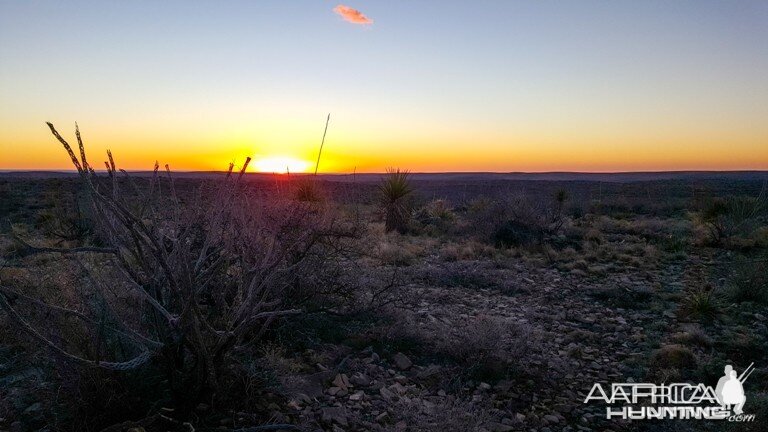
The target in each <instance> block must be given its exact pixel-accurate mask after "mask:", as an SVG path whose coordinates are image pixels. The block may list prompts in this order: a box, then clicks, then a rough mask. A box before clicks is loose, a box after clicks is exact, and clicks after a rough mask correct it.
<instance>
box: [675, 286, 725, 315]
mask: <svg viewBox="0 0 768 432" xmlns="http://www.w3.org/2000/svg"><path fill="white" fill-rule="evenodd" d="M684 308H685V312H687V314H688V315H689V316H691V317H694V318H699V319H702V320H707V321H711V320H713V319H715V318H716V317H717V316H718V315H719V314H720V309H721V304H720V300H719V299H718V297H717V296H716V295H715V290H714V289H707V288H698V289H694V290H691V291H689V292H688V297H686V299H685V304H684Z"/></svg>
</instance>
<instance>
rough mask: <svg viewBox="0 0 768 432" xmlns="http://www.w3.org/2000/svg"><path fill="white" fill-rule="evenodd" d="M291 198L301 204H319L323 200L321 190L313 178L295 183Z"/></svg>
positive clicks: (306, 178)
mask: <svg viewBox="0 0 768 432" xmlns="http://www.w3.org/2000/svg"><path fill="white" fill-rule="evenodd" d="M293 196H294V197H295V198H296V199H297V200H299V201H303V202H309V203H319V202H322V201H323V200H324V198H325V197H324V195H323V190H322V188H321V187H320V184H319V183H318V181H317V179H316V178H314V177H302V178H299V179H298V180H297V181H296V184H295V186H294V189H293Z"/></svg>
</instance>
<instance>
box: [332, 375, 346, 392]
mask: <svg viewBox="0 0 768 432" xmlns="http://www.w3.org/2000/svg"><path fill="white" fill-rule="evenodd" d="M333 385H335V386H336V387H339V388H341V389H344V390H346V389H348V388H349V387H350V385H349V378H347V375H346V374H338V375H336V378H334V379H333Z"/></svg>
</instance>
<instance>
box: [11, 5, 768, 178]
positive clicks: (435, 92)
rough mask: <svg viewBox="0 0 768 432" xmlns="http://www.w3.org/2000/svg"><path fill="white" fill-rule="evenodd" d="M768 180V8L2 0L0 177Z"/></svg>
mask: <svg viewBox="0 0 768 432" xmlns="http://www.w3.org/2000/svg"><path fill="white" fill-rule="evenodd" d="M328 113H330V114H331V120H330V125H329V127H328V133H327V137H326V140H325V146H324V149H323V155H322V160H321V163H320V167H319V170H320V171H321V172H352V171H356V172H381V171H384V169H385V168H387V167H400V168H403V169H409V170H411V171H415V172H449V171H463V172H469V171H472V172H477V171H493V172H509V171H531V172H543V171H592V172H611V171H657V170H737V169H759V170H766V169H768V2H766V1H747V0H741V1H706V0H696V1H684V0H678V1H673V2H670V1H653V0H644V1H620V0H616V1H587V0H584V1H568V2H564V1H546V0H535V1H533V0H531V1H512V0H509V1H507V0H504V1H502V0H499V1H482V0H481V1H472V2H470V1H449V0H443V1H425V0H410V1H404V0H403V1H400V0H391V1H357V0H354V1H353V0H344V3H339V1H338V0H336V1H323V0H306V1H299V0H295V1H293V0H280V1H266V0H264V1H255V0H253V1H208V2H204V1H196V0H185V1H170V0H166V1H139V0H134V1H129V2H127V1H118V0H101V1H91V2H83V1H68V2H61V1H40V0H28V1H16V0H14V1H10V0H0V170H21V169H69V168H71V166H70V165H69V161H68V157H67V155H66V153H65V152H64V151H63V149H61V148H60V146H59V145H58V144H57V142H56V141H55V140H54V139H53V137H52V136H51V134H50V132H49V131H48V129H47V127H46V125H45V122H46V121H51V122H53V123H54V124H55V125H56V127H57V128H58V129H59V131H60V132H61V133H62V135H64V136H65V137H67V138H71V139H72V141H74V123H75V121H77V122H78V124H79V126H80V130H81V133H82V135H83V139H84V141H85V143H86V147H87V148H88V149H89V151H90V154H91V157H90V158H91V160H94V159H96V160H98V159H99V158H100V157H102V155H104V154H105V151H106V149H111V150H112V152H113V154H114V155H115V159H116V162H117V163H118V165H119V166H121V167H123V168H125V169H129V170H141V169H151V168H152V166H153V164H154V161H155V160H158V161H160V163H161V165H162V164H165V163H168V164H170V166H171V168H172V169H176V170H183V171H187V170H221V169H226V167H227V166H228V164H229V162H231V161H234V162H235V163H242V161H243V160H244V159H245V157H246V156H250V157H253V158H254V160H255V163H254V165H253V166H254V168H253V169H256V170H263V171H278V170H279V171H283V170H284V168H283V166H284V165H285V166H288V167H289V168H290V169H291V170H293V171H300V170H313V169H314V161H315V159H316V158H317V151H318V148H319V145H320V141H321V138H322V136H323V129H324V127H325V120H326V116H327V115H328Z"/></svg>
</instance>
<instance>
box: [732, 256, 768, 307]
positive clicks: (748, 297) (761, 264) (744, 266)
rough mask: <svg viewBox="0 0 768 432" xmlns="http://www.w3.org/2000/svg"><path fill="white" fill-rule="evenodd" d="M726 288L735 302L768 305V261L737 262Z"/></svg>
mask: <svg viewBox="0 0 768 432" xmlns="http://www.w3.org/2000/svg"><path fill="white" fill-rule="evenodd" d="M726 287H727V288H726V289H727V294H728V296H729V297H730V298H731V299H732V300H734V301H737V302H745V301H751V302H755V303H761V304H768V261H766V259H762V260H761V259H757V260H740V261H737V262H736V263H734V264H733V270H732V272H731V277H730V279H729V280H728V282H727V284H726Z"/></svg>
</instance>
